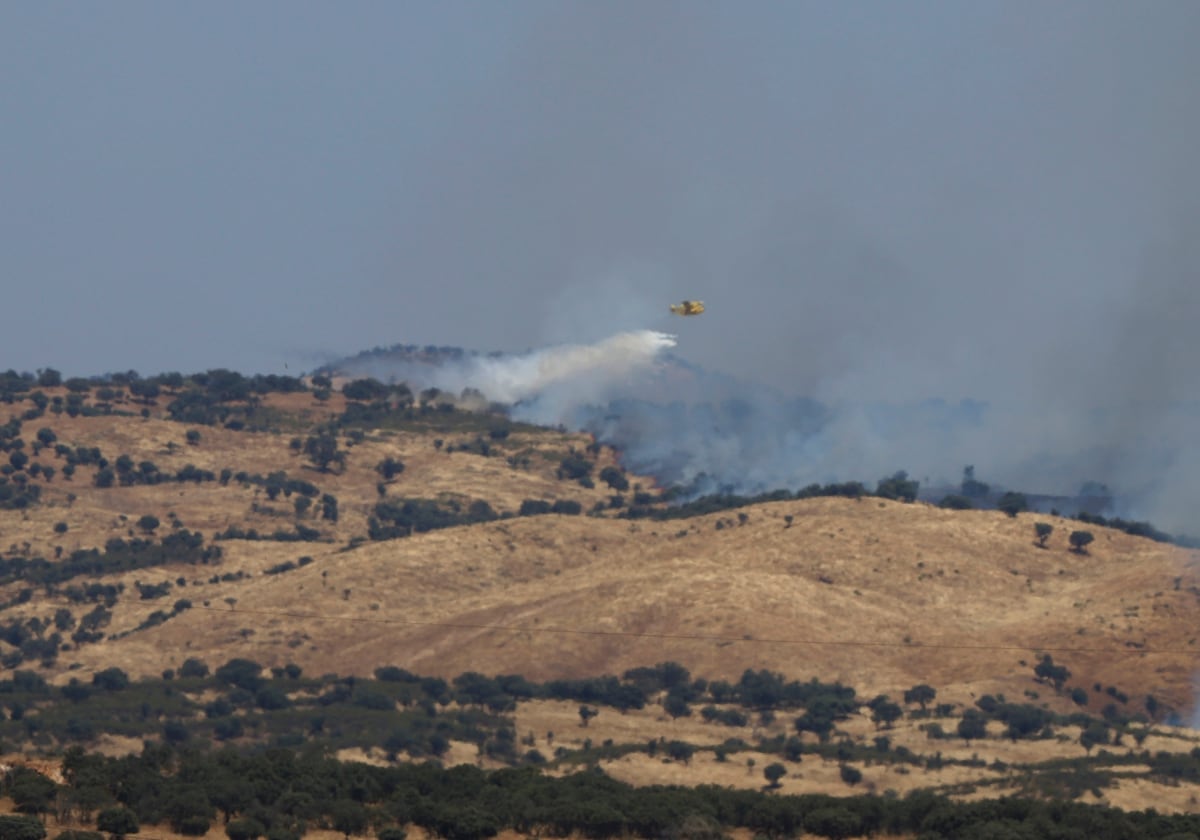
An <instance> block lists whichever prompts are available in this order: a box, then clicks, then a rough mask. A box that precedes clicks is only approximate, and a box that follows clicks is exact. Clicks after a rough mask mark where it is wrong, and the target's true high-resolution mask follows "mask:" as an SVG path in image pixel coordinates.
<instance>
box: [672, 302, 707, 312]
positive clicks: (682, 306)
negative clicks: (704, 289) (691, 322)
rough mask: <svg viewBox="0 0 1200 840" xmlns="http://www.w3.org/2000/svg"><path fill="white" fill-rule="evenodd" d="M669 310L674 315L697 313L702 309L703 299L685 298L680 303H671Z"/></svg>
mask: <svg viewBox="0 0 1200 840" xmlns="http://www.w3.org/2000/svg"><path fill="white" fill-rule="evenodd" d="M671 311H672V312H674V313H675V314H676V315H699V314H700V313H701V312H703V311H704V301H702V300H685V301H683V302H682V303H673V304H671Z"/></svg>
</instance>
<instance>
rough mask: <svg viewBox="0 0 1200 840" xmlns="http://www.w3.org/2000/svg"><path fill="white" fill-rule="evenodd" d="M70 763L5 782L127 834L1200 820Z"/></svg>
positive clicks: (863, 799) (1116, 827)
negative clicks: (216, 828)
mask: <svg viewBox="0 0 1200 840" xmlns="http://www.w3.org/2000/svg"><path fill="white" fill-rule="evenodd" d="M63 769H64V776H65V778H66V784H65V785H63V786H62V787H61V788H60V787H59V786H57V785H54V784H53V783H52V782H49V780H45V779H44V777H39V776H37V774H36V773H34V772H33V771H29V770H22V771H19V772H16V773H12V774H9V777H8V781H7V784H6V787H7V791H6V792H7V793H8V794H9V795H11V796H13V798H14V801H15V803H16V804H17V807H18V808H19V809H21V810H22V811H24V812H25V813H28V814H33V815H38V814H42V813H49V812H52V811H54V812H57V816H59V817H70V818H75V819H79V820H81V821H83V822H85V823H93V822H94V824H95V825H96V826H97V827H98V828H100V829H101V830H107V831H113V830H114V828H117V832H118V833H134V832H136V831H138V830H139V829H140V828H141V827H142V826H144V825H169V826H170V827H171V828H172V829H173V830H175V831H178V832H181V833H184V834H187V835H202V834H204V833H206V832H207V831H208V830H209V829H210V828H211V827H212V826H213V825H214V824H217V823H218V821H221V822H222V823H224V824H225V826H226V834H228V836H229V837H231V838H235V840H236V838H252V837H258V836H265V837H267V838H269V840H299V838H301V837H303V835H304V834H305V833H306V832H307V831H309V830H311V829H315V828H326V829H333V830H336V831H339V832H342V833H344V834H346V835H347V836H350V835H352V834H361V833H364V832H365V831H366V830H367V829H368V828H370V829H373V830H374V831H375V832H376V834H377V836H388V837H400V836H402V832H403V830H404V829H405V828H406V827H407V826H410V825H416V826H420V827H421V828H423V829H425V830H426V831H428V832H431V833H432V834H434V835H436V836H439V837H443V838H446V840H479V838H486V837H492V836H495V835H496V834H498V833H499V832H500V831H503V830H515V831H519V832H522V833H526V834H535V835H537V834H543V833H545V834H549V835H551V836H555V837H566V836H570V835H572V834H575V833H577V834H579V835H581V836H583V837H587V838H595V839H596V840H600V839H601V838H610V837H619V836H635V837H647V838H653V837H678V836H705V837H718V836H720V834H721V832H722V830H723V829H730V828H745V829H749V830H750V831H753V832H755V833H756V834H760V835H763V836H766V837H773V838H785V837H794V836H797V835H800V834H802V833H803V834H810V835H815V836H820V837H833V838H844V837H852V836H859V835H864V834H866V835H873V834H879V833H889V834H919V836H920V837H922V838H925V839H926V840H940V838H966V840H970V838H983V837H1013V838H1027V837H1038V838H1050V840H1056V839H1057V838H1061V839H1062V840H1068V838H1069V840H1075V839H1076V838H1081V837H1087V838H1096V840H1104V839H1105V838H1126V837H1138V838H1147V840H1153V838H1166V837H1169V836H1172V835H1174V836H1188V835H1187V833H1188V832H1191V833H1192V834H1193V835H1194V834H1195V833H1196V832H1200V816H1195V815H1164V814H1159V813H1156V812H1155V811H1153V810H1149V811H1140V812H1122V811H1118V810H1115V809H1111V808H1106V807H1101V806H1096V805H1084V804H1078V803H1066V802H1043V801H1037V800H1032V799H1018V798H1002V799H996V800H990V801H981V802H966V803H964V802H955V801H952V800H950V799H948V798H945V797H942V796H938V795H935V794H932V793H927V792H917V793H913V794H910V795H908V796H906V797H903V798H900V797H879V796H853V797H833V796H827V795H820V794H806V795H780V794H776V793H768V792H765V791H757V790H733V789H729V788H723V787H717V786H712V785H702V786H698V787H694V788H691V787H680V786H664V785H654V786H647V787H634V786H631V785H628V784H625V783H622V782H619V781H616V780H614V779H612V778H610V777H608V776H607V775H605V774H604V773H603V772H601V771H600V770H598V769H588V770H584V771H582V772H577V773H574V774H571V775H568V776H565V777H561V778H555V777H551V776H547V775H544V774H542V773H541V772H540V771H538V770H537V769H536V768H519V769H509V770H498V771H490V772H488V771H484V770H480V769H478V768H475V767H472V766H469V765H460V766H456V767H452V768H449V769H443V768H441V767H439V766H437V765H435V764H432V763H423V764H406V765H399V766H396V767H387V768H381V767H373V766H369V765H365V764H358V763H345V762H341V761H337V760H335V759H333V758H331V757H329V756H326V755H323V754H320V753H318V752H312V751H292V750H282V749H272V750H266V751H260V752H255V753H247V752H242V751H237V750H234V749H228V748H227V749H222V750H220V751H216V752H212V751H202V750H193V749H188V748H177V747H171V746H148V747H147V748H146V749H145V750H144V751H143V752H142V753H141V755H138V756H129V757H124V758H108V757H104V756H100V755H94V754H86V753H84V752H83V751H82V750H78V749H74V750H71V751H69V752H68V753H67V755H66V757H65V761H64V765H63ZM118 827H119V828H118ZM14 828H15V826H14ZM122 829H123V830H122ZM30 836H31V837H36V836H38V835H36V833H35V834H31V835H30Z"/></svg>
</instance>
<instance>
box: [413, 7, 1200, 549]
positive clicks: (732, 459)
mask: <svg viewBox="0 0 1200 840" xmlns="http://www.w3.org/2000/svg"><path fill="white" fill-rule="evenodd" d="M526 8H528V9H533V10H535V11H536V13H531V15H530V17H529V18H528V19H526V21H525V24H526V25H523V26H521V27H518V28H517V30H515V31H516V32H517V35H516V36H515V40H514V43H513V48H512V49H511V50H510V51H509V52H508V53H507V54H506V59H505V60H504V61H503V62H502V63H501V64H500V65H499V66H498V67H496V68H495V69H496V72H494V73H491V74H489V76H488V77H487V81H486V83H482V84H481V88H480V89H479V90H478V91H476V92H475V95H473V96H471V97H466V98H465V99H464V100H463V101H460V102H458V103H452V105H453V104H457V107H451V106H448V111H447V116H446V118H445V119H444V121H443V124H442V128H443V130H444V136H442V137H441V138H439V139H440V141H441V142H439V143H438V144H436V146H434V147H433V148H434V150H435V151H434V152H432V153H431V156H430V158H429V160H428V161H427V162H426V163H427V166H424V168H423V171H422V173H421V175H420V176H419V177H414V178H413V179H412V180H411V181H410V182H409V183H408V187H409V188H410V189H411V194H410V195H409V196H408V197H409V198H410V199H411V200H410V201H409V202H408V203H407V204H408V205H409V206H411V208H412V210H411V214H410V215H406V216H405V217H404V218H402V219H401V220H400V222H401V224H399V225H398V227H399V230H400V232H399V234H398V242H397V246H396V266H395V268H396V274H397V276H399V277H404V278H414V280H413V282H412V283H410V284H409V286H410V288H406V289H405V297H404V306H405V307H407V308H408V309H409V310H411V311H412V313H413V315H412V317H411V318H410V319H409V321H408V322H407V323H401V324H399V325H398V327H397V329H398V331H400V332H401V333H402V334H403V335H405V336H411V337H412V339H414V340H420V341H426V340H428V341H438V342H447V343H457V344H463V345H466V346H475V347H479V346H483V347H495V348H500V349H505V350H508V351H519V350H520V348H521V347H522V346H526V347H527V346H529V344H534V345H538V346H541V345H545V344H561V343H563V342H570V343H572V344H590V343H593V342H596V341H600V340H602V339H604V338H605V337H607V336H611V335H614V334H616V333H619V332H627V331H631V330H640V329H650V330H655V331H667V332H671V333H677V334H678V345H677V346H676V347H675V348H672V349H671V352H672V353H673V354H675V355H673V356H672V357H671V358H670V359H666V358H664V357H658V359H657V362H656V363H655V364H652V365H649V366H645V367H644V368H642V369H641V372H640V374H639V375H638V376H634V377H631V378H628V379H627V380H626V379H622V380H621V381H620V382H619V383H615V382H612V381H609V382H607V383H606V384H605V386H604V388H599V389H596V390H595V392H594V393H592V394H590V395H589V394H587V393H585V392H586V391H587V388H582V387H580V388H576V389H575V390H574V391H571V390H570V389H569V388H567V387H566V383H565V382H564V383H562V384H561V387H555V388H547V389H545V390H544V391H540V392H539V393H538V394H528V395H524V396H523V397H522V398H521V399H520V404H519V405H518V406H517V407H516V408H515V409H514V410H515V411H516V412H518V413H523V414H524V415H525V416H528V417H531V418H534V419H545V420H549V421H552V422H562V423H566V424H567V425H571V426H575V427H581V428H589V429H592V430H594V431H596V432H597V434H599V435H601V436H602V437H605V438H606V439H610V440H611V441H613V442H614V443H616V444H618V445H619V446H621V447H622V449H623V451H624V452H625V457H626V459H627V460H628V462H629V464H630V466H631V467H635V468H643V469H647V468H648V469H652V470H654V471H655V472H656V474H659V475H661V476H662V477H663V478H664V480H669V481H681V482H689V481H697V480H701V476H703V479H702V481H703V482H706V483H707V484H708V485H710V486H713V487H726V488H732V489H737V490H740V491H751V490H754V489H757V488H771V487H775V486H788V487H795V486H797V485H802V484H805V483H808V482H810V481H829V480H860V481H863V482H865V483H868V484H871V483H873V482H874V481H875V480H877V479H878V478H880V477H882V476H885V475H889V474H890V473H892V472H894V471H897V470H907V471H908V472H909V473H910V475H912V476H913V477H914V478H918V479H920V480H921V481H922V483H923V485H925V486H927V487H930V486H932V485H942V486H945V487H952V486H953V485H954V484H956V483H957V482H958V481H959V479H960V478H961V474H962V469H963V467H964V466H966V465H968V464H972V465H974V466H975V467H976V473H977V475H978V476H979V477H980V478H981V479H982V480H985V481H988V482H990V483H992V484H994V485H1000V486H1005V487H1008V488H1012V489H1018V490H1022V491H1027V492H1031V493H1032V492H1039V493H1045V494H1051V495H1073V494H1075V493H1077V491H1078V490H1079V489H1080V487H1081V485H1083V484H1084V483H1085V482H1096V483H1101V484H1105V485H1107V486H1109V487H1110V488H1111V489H1112V490H1113V492H1114V493H1116V494H1117V495H1118V496H1119V498H1120V500H1121V501H1120V502H1119V503H1118V505H1117V506H1116V507H1114V508H1113V509H1112V510H1111V512H1112V513H1117V514H1119V515H1124V516H1130V517H1137V518H1149V519H1151V520H1152V521H1154V522H1155V523H1156V524H1158V525H1159V526H1160V527H1163V528H1166V529H1169V530H1172V531H1182V532H1193V533H1194V532H1200V524H1197V523H1196V522H1195V521H1194V520H1195V513H1194V511H1195V508H1196V504H1197V501H1198V500H1200V469H1198V467H1200V446H1198V439H1197V434H1196V419H1197V415H1196V402H1197V400H1200V365H1198V361H1200V330H1197V329H1196V328H1195V324H1197V323H1198V322H1200V279H1198V277H1200V275H1198V271H1200V249H1198V246H1197V244H1196V243H1200V228H1198V227H1197V220H1198V219H1200V213H1198V212H1197V208H1196V201H1197V200H1196V196H1197V195H1200V181H1198V177H1197V176H1198V173H1200V166H1197V165H1196V152H1195V150H1196V149H1198V148H1200V107H1198V105H1197V103H1198V102H1200V100H1198V99H1197V97H1196V84H1195V79H1197V78H1200V51H1197V50H1195V48H1194V44H1195V41H1196V37H1197V35H1200V6H1197V5H1196V4H1194V3H1173V2H1162V3H1154V4H1130V3H1125V2H1105V0H1086V2H1073V0H1067V1H1066V2H1061V3H1054V4H1044V3H1031V2H1021V0H1018V2H1015V3H1009V2H1005V3H990V2H984V3H975V4H958V3H941V2H918V3H913V4H903V5H887V4H883V5H878V6H874V7H872V8H871V10H870V13H868V14H861V13H859V12H858V11H853V12H851V11H850V10H852V9H854V7H853V6H846V5H844V4H807V3H794V4H783V5H755V6H752V7H750V8H743V7H741V6H738V7H736V9H735V8H734V7H733V6H723V5H720V4H703V3H702V4H693V3H687V4H684V3H671V2H664V3H653V4H645V3H626V2H620V0H618V2H612V3H604V4H594V3H549V4H544V5H539V4H535V5H533V6H530V7H526ZM417 281H420V282H417ZM456 292H457V293H456ZM464 298H469V299H470V300H471V301H472V306H471V312H472V313H474V312H477V313H479V314H478V315H475V314H469V313H467V312H465V311H464V307H463V306H462V300H463V299H464ZM681 298H700V299H703V300H705V302H706V303H707V305H708V311H707V312H706V313H705V314H704V315H703V316H700V317H698V318H691V319H686V320H682V321H676V322H670V323H671V325H670V326H667V323H668V322H667V319H668V318H669V317H670V316H668V315H666V314H665V312H666V310H665V307H666V305H667V304H668V303H670V302H672V301H676V300H679V299H681ZM668 362H669V364H668ZM618 385H619V387H617V386H618Z"/></svg>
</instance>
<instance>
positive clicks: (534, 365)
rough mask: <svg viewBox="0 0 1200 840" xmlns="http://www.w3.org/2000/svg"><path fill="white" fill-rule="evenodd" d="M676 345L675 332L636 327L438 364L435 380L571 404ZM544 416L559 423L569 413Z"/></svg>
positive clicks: (599, 393)
mask: <svg viewBox="0 0 1200 840" xmlns="http://www.w3.org/2000/svg"><path fill="white" fill-rule="evenodd" d="M674 346H675V336H673V335H669V334H667V333H662V332H656V331H654V330H634V331H631V332H623V333H618V334H617V335H613V336H610V337H609V338H606V339H603V340H602V341H598V342H595V343H594V344H563V345H557V346H553V347H546V348H542V349H538V350H534V351H531V352H529V353H524V354H519V355H513V356H483V357H479V356H477V357H472V358H469V359H467V360H465V361H464V362H462V363H459V364H456V365H451V366H449V367H444V368H440V369H438V370H437V371H436V373H435V374H434V376H433V381H434V383H435V384H436V385H437V387H439V388H441V389H443V390H449V391H461V390H464V389H467V388H474V389H476V390H478V391H480V392H482V393H483V395H484V396H485V397H487V398H488V399H489V400H492V401H494V402H500V403H509V404H513V403H519V402H522V401H525V400H531V399H534V398H538V397H544V396H546V395H548V394H555V393H557V394H559V395H560V397H561V399H562V402H561V405H562V406H563V407H564V408H567V407H569V406H570V405H571V404H573V403H575V402H577V401H582V400H588V399H596V398H603V396H604V395H605V394H606V393H607V392H609V391H611V390H612V389H614V388H619V386H621V385H622V384H624V383H626V382H628V381H629V378H630V377H631V376H632V375H634V374H635V373H636V372H637V371H639V370H640V369H643V368H645V367H646V366H648V365H649V364H651V363H652V362H654V361H655V359H657V358H658V357H659V355H660V354H661V353H662V352H663V351H665V350H668V349H670V348H671V347H674ZM543 414H544V412H543ZM542 419H543V420H545V421H548V422H554V423H558V422H563V421H564V419H565V417H562V416H557V417H553V416H544V417H543V418H542Z"/></svg>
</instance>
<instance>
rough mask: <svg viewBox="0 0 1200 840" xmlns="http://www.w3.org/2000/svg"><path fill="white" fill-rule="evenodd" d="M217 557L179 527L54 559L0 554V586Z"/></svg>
mask: <svg viewBox="0 0 1200 840" xmlns="http://www.w3.org/2000/svg"><path fill="white" fill-rule="evenodd" d="M220 559H221V548H220V546H216V545H205V544H204V536H203V535H202V534H201V533H200V532H199V531H189V530H188V529H186V528H181V529H179V530H176V531H172V532H171V533H169V534H166V535H165V536H163V537H162V539H160V540H158V541H155V540H153V539H150V538H140V537H136V538H133V539H129V540H125V539H122V538H121V537H113V538H111V539H109V540H108V541H107V542H105V544H104V549H103V550H100V549H98V548H83V549H78V550H76V551H72V552H71V553H70V554H68V555H66V556H65V557H62V558H60V559H58V560H55V561H49V560H46V559H45V558H43V557H32V558H29V557H20V556H16V557H4V556H0V585H3V584H5V583H13V582H16V581H22V582H25V583H31V584H34V585H35V586H45V587H53V586H55V585H57V584H61V583H65V582H66V581H69V580H72V579H73V578H77V577H85V576H86V577H99V576H101V575H109V574H116V573H119V572H128V571H133V570H135V569H146V568H151V567H154V566H166V565H169V564H173V563H187V564H189V565H193V566H194V565H197V564H204V565H207V564H209V563H214V562H216V561H218V560H220ZM48 591H52V590H50V589H48Z"/></svg>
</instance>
